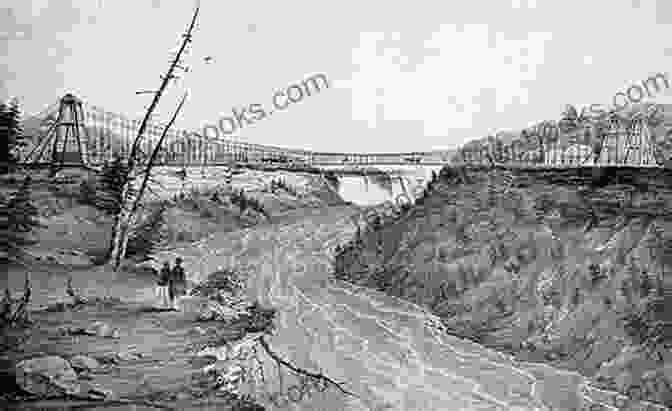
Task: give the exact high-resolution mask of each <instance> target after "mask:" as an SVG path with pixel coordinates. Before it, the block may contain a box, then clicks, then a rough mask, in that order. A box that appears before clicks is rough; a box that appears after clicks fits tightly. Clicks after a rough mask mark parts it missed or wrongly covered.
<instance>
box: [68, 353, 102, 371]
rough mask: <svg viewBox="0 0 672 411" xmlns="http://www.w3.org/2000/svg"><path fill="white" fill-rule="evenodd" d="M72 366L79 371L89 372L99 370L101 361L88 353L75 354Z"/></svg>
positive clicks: (71, 361) (71, 362)
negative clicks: (88, 355)
mask: <svg viewBox="0 0 672 411" xmlns="http://www.w3.org/2000/svg"><path fill="white" fill-rule="evenodd" d="M70 366H71V367H72V368H73V369H74V370H75V371H77V372H83V371H84V372H89V371H95V370H97V369H98V368H99V367H100V363H99V362H98V360H96V359H95V358H91V357H87V356H86V355H75V356H74V357H72V358H70Z"/></svg>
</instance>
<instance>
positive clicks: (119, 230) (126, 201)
mask: <svg viewBox="0 0 672 411" xmlns="http://www.w3.org/2000/svg"><path fill="white" fill-rule="evenodd" d="M132 185H133V181H132V180H131V181H128V182H127V183H126V184H124V189H123V192H122V196H121V198H123V203H122V204H121V207H120V211H119V214H117V216H116V218H115V224H114V227H113V230H112V251H111V253H110V261H111V262H112V264H113V265H114V269H115V271H116V270H117V269H118V268H119V265H121V260H122V259H123V258H124V257H125V256H126V247H127V244H128V234H129V231H130V229H131V225H132V224H133V221H132V220H134V218H133V214H134V213H133V212H132V210H131V203H132V202H133V200H134V198H132V197H133V196H131V195H130V192H131V187H132Z"/></svg>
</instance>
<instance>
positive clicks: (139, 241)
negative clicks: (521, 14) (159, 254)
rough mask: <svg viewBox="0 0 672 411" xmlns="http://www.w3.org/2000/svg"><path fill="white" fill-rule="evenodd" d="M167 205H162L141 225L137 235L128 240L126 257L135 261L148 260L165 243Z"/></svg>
mask: <svg viewBox="0 0 672 411" xmlns="http://www.w3.org/2000/svg"><path fill="white" fill-rule="evenodd" d="M165 211H166V207H165V205H161V206H159V207H158V208H156V209H155V210H153V211H152V212H151V213H149V215H148V216H146V217H145V219H144V220H143V221H142V222H141V223H140V225H139V227H138V228H137V229H136V231H135V235H133V236H132V237H131V238H129V239H128V245H127V249H126V255H127V256H129V257H134V258H135V259H140V260H146V259H147V258H148V256H149V255H150V254H151V253H152V252H154V251H155V250H156V249H157V248H158V247H159V246H161V245H162V244H163V243H164V241H165V235H164V232H163V228H164V227H165V224H166V222H165V218H164V214H165Z"/></svg>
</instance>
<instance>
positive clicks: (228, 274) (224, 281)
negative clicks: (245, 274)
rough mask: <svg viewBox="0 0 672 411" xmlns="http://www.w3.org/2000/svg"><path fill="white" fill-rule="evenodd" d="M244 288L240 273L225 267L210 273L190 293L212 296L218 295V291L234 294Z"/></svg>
mask: <svg viewBox="0 0 672 411" xmlns="http://www.w3.org/2000/svg"><path fill="white" fill-rule="evenodd" d="M244 289H245V281H244V279H243V278H242V276H241V274H240V273H238V272H236V271H233V270H231V269H228V268H227V269H224V270H220V271H215V272H214V273H212V274H210V275H209V276H208V279H207V280H206V281H205V282H203V283H201V284H199V285H197V286H196V287H194V288H193V289H192V290H191V295H193V296H198V297H205V298H212V297H216V296H218V295H219V292H220V291H225V292H228V293H231V294H234V295H236V294H239V293H240V292H242V291H243V290H244Z"/></svg>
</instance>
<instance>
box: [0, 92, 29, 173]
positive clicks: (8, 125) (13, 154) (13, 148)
mask: <svg viewBox="0 0 672 411" xmlns="http://www.w3.org/2000/svg"><path fill="white" fill-rule="evenodd" d="M24 145H25V142H24V135H23V128H22V126H21V110H20V108H19V102H18V101H17V100H16V99H14V100H12V101H11V102H10V103H9V105H7V104H4V103H0V171H2V172H3V173H6V172H8V171H9V169H10V167H11V165H12V164H16V163H17V162H18V160H19V158H18V153H17V150H18V149H19V148H20V147H22V146H24Z"/></svg>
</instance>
